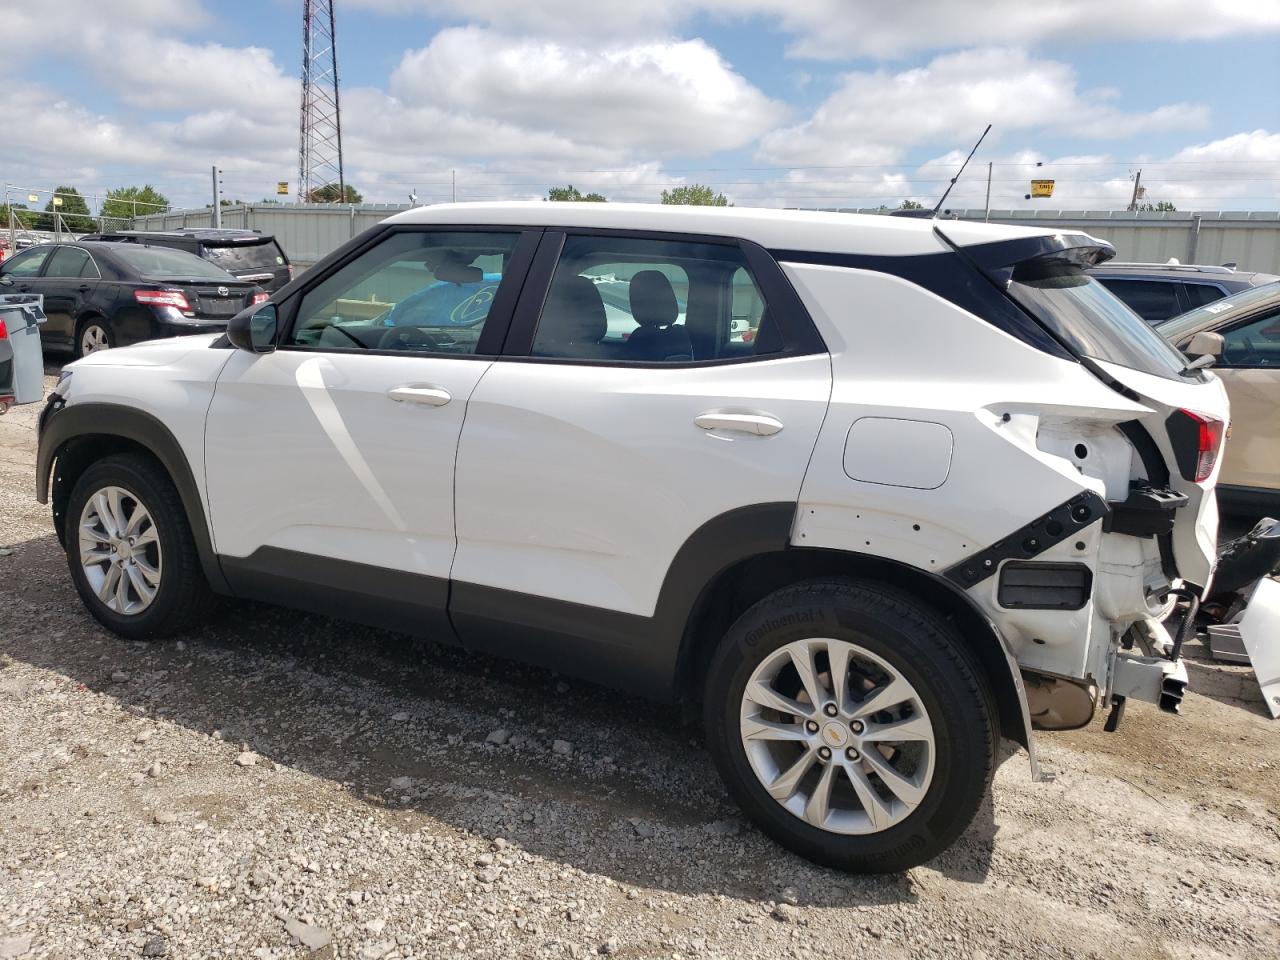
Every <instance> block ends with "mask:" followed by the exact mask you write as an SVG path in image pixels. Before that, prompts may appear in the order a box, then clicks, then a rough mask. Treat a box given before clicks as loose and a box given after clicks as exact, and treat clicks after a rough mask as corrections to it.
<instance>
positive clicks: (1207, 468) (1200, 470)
mask: <svg viewBox="0 0 1280 960" xmlns="http://www.w3.org/2000/svg"><path fill="white" fill-rule="evenodd" d="M1178 412H1179V413H1181V414H1182V415H1183V416H1184V417H1186V418H1187V419H1189V420H1190V421H1191V422H1192V423H1193V424H1195V426H1196V431H1197V438H1196V474H1195V481H1196V483H1203V482H1204V481H1205V480H1208V479H1209V474H1211V473H1213V466H1214V464H1215V463H1217V462H1218V451H1219V450H1221V449H1222V435H1223V432H1224V430H1225V427H1226V424H1224V423H1223V422H1222V421H1221V420H1219V419H1217V418H1216V417H1210V416H1208V415H1207V414H1203V413H1196V412H1194V411H1192V410H1180V411H1178Z"/></svg>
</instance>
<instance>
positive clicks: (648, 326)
mask: <svg viewBox="0 0 1280 960" xmlns="http://www.w3.org/2000/svg"><path fill="white" fill-rule="evenodd" d="M762 325H763V326H764V327H765V328H766V332H768V330H767V328H768V327H769V321H768V315H767V311H766V309H765V304H764V298H763V296H762V295H761V293H760V289H759V287H758V286H757V284H756V282H755V280H754V278H753V277H752V276H751V272H750V270H748V268H747V265H746V262H745V258H744V257H743V255H742V253H741V251H740V250H739V249H738V248H737V247H735V246H729V245H721V244H713V243H692V242H684V241H673V240H637V239H628V238H618V237H596V236H570V237H569V238H568V239H567V240H566V241H565V246H564V250H563V252H562V253H561V255H560V262H559V264H558V265H557V267H556V271H555V275H554V276H553V277H552V280H551V287H550V290H549V291H548V294H547V300H546V303H545V304H544V305H543V308H542V315H541V317H540V318H539V321H538V329H537V332H536V334H535V336H534V341H533V348H532V355H533V356H535V357H548V358H557V359H566V360H594V361H597V362H607V363H691V362H703V361H713V360H726V359H733V358H749V357H752V356H755V355H757V354H767V353H776V352H779V351H780V350H781V349H782V344H781V339H780V338H779V337H777V336H776V335H775V336H766V337H761V336H760V331H761V328H762Z"/></svg>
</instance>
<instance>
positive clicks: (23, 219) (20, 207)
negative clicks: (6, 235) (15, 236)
mask: <svg viewBox="0 0 1280 960" xmlns="http://www.w3.org/2000/svg"><path fill="white" fill-rule="evenodd" d="M10 209H12V210H13V225H14V227H15V228H16V229H18V230H29V229H31V227H32V226H34V224H35V222H36V220H38V219H39V216H40V215H39V214H37V213H32V212H30V211H28V210H27V205H26V204H25V203H13V204H7V203H0V231H4V230H8V229H9V211H10Z"/></svg>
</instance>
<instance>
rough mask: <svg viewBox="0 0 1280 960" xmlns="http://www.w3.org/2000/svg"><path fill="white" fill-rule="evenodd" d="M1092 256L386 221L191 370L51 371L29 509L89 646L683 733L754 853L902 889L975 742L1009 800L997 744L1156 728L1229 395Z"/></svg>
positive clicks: (179, 348) (598, 212)
mask: <svg viewBox="0 0 1280 960" xmlns="http://www.w3.org/2000/svg"><path fill="white" fill-rule="evenodd" d="M1110 254H1111V250H1110V248H1109V247H1108V246H1107V245H1106V244H1105V243H1103V242H1101V241H1098V240H1096V239H1094V238H1092V237H1089V236H1086V235H1084V234H1078V233H1065V234H1064V233H1052V232H1050V231H1046V230H1036V229H1026V228H1016V227H997V226H989V225H985V224H977V223H964V222H956V221H948V222H941V223H936V222H931V221H923V220H912V219H899V218H893V217H863V216H849V215H844V214H816V213H813V214H811V213H797V212H783V211H776V210H772V211H770V210H747V209H728V210H725V209H716V210H712V209H700V208H688V207H660V206H635V205H623V204H573V203H570V204H556V203H499V204H461V205H445V206H437V207H427V208H420V209H416V210H412V211H409V212H406V213H403V214H400V215H398V216H395V217H392V218H391V219H390V220H388V221H386V222H385V223H384V224H382V225H380V226H379V227H377V228H375V229H373V230H371V231H370V232H368V233H366V234H365V235H363V236H361V237H358V238H356V239H355V240H353V241H351V242H350V243H349V244H347V245H346V246H345V247H343V248H342V249H340V250H338V251H336V252H335V253H334V254H332V255H331V256H329V257H328V258H326V259H325V260H323V261H322V262H321V263H319V264H318V265H316V266H315V267H314V268H312V269H311V270H309V271H307V272H306V273H305V274H303V275H301V276H300V277H299V278H298V279H296V280H294V281H293V282H291V283H289V284H288V285H287V286H285V287H284V288H282V289H281V290H279V291H277V292H276V294H275V295H274V296H273V298H272V302H270V303H268V304H265V305H263V306H261V307H257V308H251V310H249V311H246V312H245V313H244V314H241V315H240V316H239V317H237V318H236V319H235V320H234V321H233V322H232V323H231V326H230V328H229V332H228V334H227V335H226V336H224V337H221V338H214V337H189V338H185V339H180V340H165V341H159V342H155V343H148V344H142V345H139V346H134V347H129V348H127V349H115V350H109V351H104V352H102V353H97V354H94V355H93V356H91V357H88V358H86V359H84V360H81V361H79V362H77V363H75V364H72V365H71V366H69V367H68V368H67V369H66V371H65V372H64V374H63V378H62V380H61V382H60V383H59V385H58V387H57V390H56V392H55V394H54V396H52V397H51V398H50V401H49V406H48V408H47V410H46V411H45V414H44V415H43V417H42V419H41V438H40V455H39V466H38V471H39V473H38V480H37V489H38V493H39V496H40V498H41V500H42V502H48V501H52V504H53V512H54V517H55V520H56V524H57V530H58V533H59V536H60V537H61V539H62V542H63V544H64V545H65V547H66V550H67V554H68V557H69V561H70V570H71V576H72V578H73V579H74V581H75V584H76V587H77V589H78V590H79V592H80V594H81V596H82V597H83V599H84V602H85V604H86V605H87V606H88V608H89V610H90V611H91V612H92V614H93V615H94V616H95V617H97V618H98V620H100V621H101V622H102V623H103V624H105V625H106V626H107V627H108V628H110V629H111V630H113V631H115V632H117V633H119V634H121V635H123V636H126V637H131V638H147V637H162V636H166V635H169V634H173V633H175V632H177V631H179V630H182V629H183V628H184V627H186V626H188V625H190V624H191V623H192V622H193V621H194V620H196V619H197V618H199V617H201V616H203V615H204V613H205V612H206V610H207V609H208V606H209V603H210V602H211V601H212V599H213V598H214V596H215V595H217V594H225V595H230V596H235V597H249V598H254V599H257V600H267V601H274V602H277V603H281V604H286V605H288V606H292V607H297V608H302V609H307V610H314V611H319V612H322V613H327V614H332V615H335V616H340V617H346V618H350V619H353V620H360V621H364V622H367V623H371V624H375V625H379V626H383V627H388V628H392V629H397V630H403V631H412V632H414V633H420V634H426V635H428V636H430V637H432V638H434V639H436V640H446V641H453V642H456V643H459V644H461V645H463V646H464V647H467V648H470V649H475V650H482V651H487V652H491V653H496V654H500V655H502V656H509V657H511V658H516V659H521V660H529V661H534V662H536V663H541V664H545V665H548V666H551V667H554V668H555V669H557V670H560V671H565V672H571V673H575V674H578V675H581V676H583V677H587V678H590V679H592V680H596V681H599V682H601V683H604V684H609V685H613V686H616V687H621V688H624V689H627V690H631V691H636V692H639V693H642V694H645V695H648V696H653V697H658V698H662V699H664V700H668V701H671V702H673V703H675V702H681V701H683V702H685V703H701V704H702V708H703V710H704V716H705V727H706V735H707V739H708V743H709V745H710V752H711V756H712V757H713V758H714V760H715V762H716V764H717V766H718V767H719V770H720V772H721V774H722V776H723V778H724V781H725V783H726V785H727V787H728V789H729V791H730V792H731V793H732V794H733V795H734V797H735V798H736V799H737V800H738V802H739V803H740V804H741V805H742V808H743V809H744V810H745V811H746V812H747V814H749V815H750V817H751V818H752V819H753V820H754V821H755V822H756V823H757V824H759V825H760V827H761V828H762V829H763V830H764V831H766V832H767V833H768V834H769V835H770V836H773V837H775V838H776V839H777V840H778V841H779V842H781V843H782V844H784V845H785V846H787V847H789V848H790V849H792V850H794V851H796V852H798V853H800V854H802V855H803V856H806V857H809V858H810V859H812V860H815V861H819V862H821V863H825V864H830V865H833V866H836V867H841V868H845V869H850V870H860V871H887V870H899V869H904V868H906V867H909V866H911V865H913V864H916V863H920V862H921V861H923V860H925V859H927V858H929V857H931V856H933V855H935V854H937V853H938V852H939V851H941V850H943V849H944V848H945V847H947V845H948V844H950V843H951V842H952V841H954V840H955V838H956V837H957V836H958V835H959V834H960V833H961V832H962V831H963V830H964V829H965V827H966V826H967V825H968V824H969V822H970V820H971V819H972V817H973V815H974V813H975V811H976V810H977V809H978V806H979V804H980V802H981V801H982V799H983V796H984V794H985V793H986V791H987V790H988V788H989V785H990V782H991V777H992V771H993V767H994V765H995V761H996V757H997V746H998V742H999V740H1000V738H1001V737H1005V738H1009V739H1012V740H1014V741H1016V742H1018V743H1019V744H1022V745H1023V746H1025V747H1026V748H1027V750H1028V753H1029V754H1030V758H1031V763H1032V771H1033V774H1035V775H1036V776H1040V773H1039V767H1038V765H1037V763H1036V754H1035V748H1034V744H1033V741H1032V735H1031V726H1032V722H1033V721H1038V723H1039V725H1042V726H1048V727H1058V728H1062V727H1070V726H1079V725H1081V724H1084V723H1087V722H1088V721H1089V719H1090V718H1091V717H1092V716H1093V713H1094V709H1095V706H1096V704H1097V703H1098V702H1099V700H1101V702H1103V703H1104V704H1108V705H1111V706H1112V707H1113V708H1114V712H1113V715H1112V716H1113V719H1114V718H1115V717H1116V716H1117V715H1118V713H1119V710H1118V708H1119V707H1120V706H1122V705H1123V703H1124V698H1125V697H1131V698H1132V697H1137V698H1141V699H1145V700H1149V701H1152V702H1157V703H1160V704H1161V705H1162V706H1163V707H1165V708H1166V709H1170V710H1173V711H1175V712H1176V709H1177V705H1178V701H1179V700H1180V699H1181V695H1182V689H1183V686H1184V685H1185V682H1186V673H1185V670H1184V668H1183V666H1182V663H1181V661H1180V660H1179V658H1178V656H1177V650H1176V646H1177V645H1176V643H1171V642H1170V637H1169V635H1168V634H1167V633H1166V632H1165V631H1164V630H1163V628H1162V627H1161V626H1160V623H1159V621H1158V620H1157V619H1156V618H1155V615H1156V614H1157V613H1158V612H1159V611H1160V610H1161V609H1162V607H1163V605H1164V604H1165V603H1166V600H1167V597H1168V595H1169V593H1170V591H1171V590H1173V591H1182V592H1183V593H1184V594H1185V595H1187V596H1188V597H1190V598H1192V599H1193V600H1194V599H1195V598H1196V597H1198V596H1199V595H1200V594H1201V592H1202V591H1203V590H1204V589H1205V588H1206V587H1207V586H1208V584H1209V581H1210V578H1211V574H1212V569H1213V562H1214V538H1215V531H1216V526H1217V512H1216V508H1215V505H1214V498H1213V495H1212V493H1213V484H1214V481H1215V479H1216V477H1217V470H1218V467H1217V462H1218V460H1217V455H1218V450H1219V446H1220V443H1221V440H1222V434H1223V425H1224V423H1225V422H1226V420H1227V402H1226V398H1225V394H1224V392H1223V389H1222V386H1221V384H1220V383H1219V381H1218V380H1217V379H1216V378H1215V377H1214V376H1213V375H1212V374H1211V373H1207V372H1205V371H1204V370H1201V369H1188V367H1187V365H1186V363H1185V361H1184V358H1183V357H1182V356H1181V355H1180V354H1178V353H1176V352H1175V351H1174V350H1173V349H1172V348H1171V347H1169V346H1168V345H1167V344H1166V343H1165V342H1164V340H1162V339H1161V338H1160V336H1159V335H1158V334H1156V333H1154V332H1153V331H1152V330H1151V329H1150V328H1148V326H1147V325H1146V324H1145V323H1144V322H1143V321H1142V320H1140V319H1139V318H1138V317H1137V316H1136V315H1134V314H1133V313H1131V312H1130V311H1129V310H1128V309H1126V308H1125V307H1124V306H1123V305H1122V304H1121V303H1120V302H1119V301H1118V300H1117V299H1115V297H1113V296H1112V295H1111V294H1109V293H1108V292H1107V291H1106V289H1105V288H1103V287H1102V286H1101V285H1100V284H1099V283H1097V282H1096V281H1095V280H1092V279H1091V278H1089V277H1088V276H1087V274H1085V273H1084V268H1086V267H1088V266H1091V265H1092V264H1094V263H1095V262H1098V261H1100V260H1103V259H1105V258H1106V257H1107V256H1109V255H1110ZM603 276H611V277H613V278H614V279H615V280H617V281H625V288H626V290H627V298H626V303H622V302H621V301H619V302H618V303H612V304H610V307H611V309H613V310H614V311H615V312H616V311H624V312H626V313H627V314H628V315H629V318H630V319H631V320H632V321H634V325H635V329H634V331H633V332H631V333H630V335H629V336H628V337H626V338H625V339H620V338H616V337H615V338H611V337H609V336H608V330H609V324H608V311H607V310H606V306H605V304H604V302H603V300H602V294H601V292H600V284H599V283H598V282H596V281H598V279H599V278H600V277H603ZM490 281H492V282H490ZM619 286H622V285H621V284H619ZM747 314H751V315H747ZM744 319H745V321H746V323H747V324H748V326H749V327H750V329H752V330H754V331H755V336H753V337H752V338H750V339H749V340H744V338H743V337H742V336H740V335H735V333H734V323H735V321H739V322H741V321H743V320H744ZM677 321H680V322H677ZM51 478H52V483H50V479H51ZM1135 642H1136V644H1137V646H1138V647H1139V648H1141V649H1142V651H1143V652H1145V653H1146V656H1142V655H1140V654H1139V653H1138V651H1136V650H1132V648H1133V646H1134V644H1135ZM1171 648H1173V649H1171Z"/></svg>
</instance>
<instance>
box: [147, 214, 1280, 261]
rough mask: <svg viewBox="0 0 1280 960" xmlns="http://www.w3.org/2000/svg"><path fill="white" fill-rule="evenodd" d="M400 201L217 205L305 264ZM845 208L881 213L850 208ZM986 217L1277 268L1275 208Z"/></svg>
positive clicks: (225, 217)
mask: <svg viewBox="0 0 1280 960" xmlns="http://www.w3.org/2000/svg"><path fill="white" fill-rule="evenodd" d="M406 209H408V207H407V206H406V205H404V204H394V203H391V204H382V203H367V204H357V205H355V206H343V205H337V204H289V205H284V204H280V205H275V204H255V205H249V206H236V207H224V208H223V212H222V225H223V226H224V227H244V228H247V229H250V230H259V231H261V232H262V233H270V234H274V235H275V236H276V238H277V239H278V240H279V241H280V244H281V245H282V246H283V247H284V249H285V252H286V253H288V254H289V257H290V259H291V260H293V261H294V262H295V263H296V264H297V265H298V266H299V267H305V266H308V265H310V264H312V263H315V261H317V260H319V259H320V258H321V257H322V256H324V255H325V254H326V253H328V252H329V251H330V250H333V249H334V248H335V247H337V246H339V245H341V244H343V243H345V242H346V241H347V240H349V239H351V238H352V237H354V236H355V235H356V234H358V233H360V232H362V231H364V230H367V229H368V228H369V227H371V226H373V225H374V224H376V223H378V222H379V221H380V220H384V219H386V218H387V217H389V216H391V215H392V214H393V213H398V212H399V211H401V210H406ZM845 212H849V213H855V212H856V213H880V212H882V211H879V210H857V211H854V210H849V211H845ZM950 213H951V215H953V216H956V217H959V218H960V219H963V220H981V219H982V218H983V215H984V211H982V210H954V211H950ZM990 219H991V222H992V223H1021V224H1026V225H1028V226H1037V227H1071V228H1074V229H1077V230H1084V231H1086V232H1088V233H1090V234H1093V235H1094V236H1096V237H1101V238H1102V239H1104V240H1107V241H1109V242H1110V243H1112V244H1114V245H1115V247H1116V251H1117V254H1118V257H1117V258H1118V259H1120V260H1138V261H1146V262H1152V263H1163V262H1164V261H1166V260H1168V259H1169V258H1170V257H1176V258H1177V259H1178V260H1180V261H1182V262H1183V263H1228V262H1231V261H1235V262H1236V263H1237V264H1239V266H1240V269H1241V270H1261V271H1265V272H1267V273H1276V274H1280V212H1277V211H1263V212H1256V213H1235V212H1230V211H1223V212H1218V211H1211V212H1207V213H1184V212H1182V211H1177V212H1173V213H1151V212H1141V213H1130V212H1129V211H1126V210H992V211H991V218H990ZM210 220H211V217H210V212H209V210H207V209H201V210H178V211H174V212H172V213H164V214H154V215H152V216H147V217H139V218H138V219H137V220H135V221H134V228H135V229H138V230H172V229H174V228H176V227H207V226H209V225H210Z"/></svg>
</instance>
